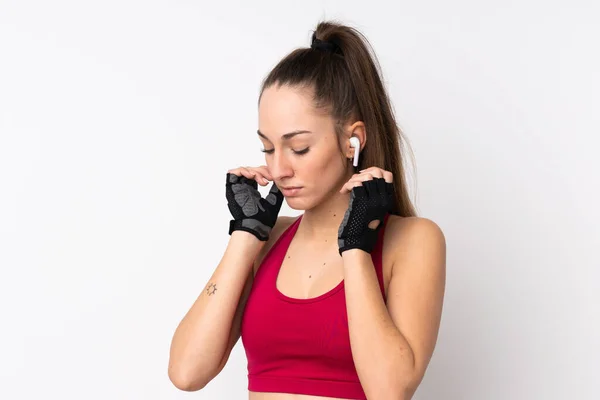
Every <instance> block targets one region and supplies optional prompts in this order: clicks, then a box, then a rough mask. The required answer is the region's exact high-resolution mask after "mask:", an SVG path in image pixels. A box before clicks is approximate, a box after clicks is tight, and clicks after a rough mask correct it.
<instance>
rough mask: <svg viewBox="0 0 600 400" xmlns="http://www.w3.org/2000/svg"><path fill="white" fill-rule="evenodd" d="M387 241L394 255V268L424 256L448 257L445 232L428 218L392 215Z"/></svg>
mask: <svg viewBox="0 0 600 400" xmlns="http://www.w3.org/2000/svg"><path fill="white" fill-rule="evenodd" d="M385 241H386V243H387V245H388V246H389V248H390V251H391V252H392V253H393V259H394V263H393V265H394V266H399V265H403V264H406V263H405V261H407V260H414V258H415V257H420V256H421V255H423V254H427V255H428V256H432V255H433V256H437V257H442V258H444V259H445V256H446V238H445V235H444V232H443V231H442V229H441V228H440V226H439V225H438V224H436V223H435V222H434V221H432V220H431V219H428V218H423V217H400V216H397V215H390V217H389V219H388V223H387V224H386V231H385ZM388 246H386V247H388ZM392 268H393V267H392Z"/></svg>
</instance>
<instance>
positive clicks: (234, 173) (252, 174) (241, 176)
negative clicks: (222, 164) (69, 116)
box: [225, 166, 283, 241]
mask: <svg viewBox="0 0 600 400" xmlns="http://www.w3.org/2000/svg"><path fill="white" fill-rule="evenodd" d="M272 179H273V178H272V177H271V174H270V173H269V171H268V169H267V167H266V166H262V167H256V168H252V167H241V168H236V169H232V170H229V171H227V181H226V183H225V196H226V198H227V206H228V207H229V211H230V212H231V215H232V216H233V219H232V220H231V221H230V223H229V234H230V235H231V233H232V232H233V231H236V230H241V231H246V232H249V233H251V234H253V235H254V236H256V237H257V238H258V239H259V240H261V241H267V240H268V239H269V234H270V233H271V229H273V226H274V225H275V222H276V221H277V215H278V214H279V210H280V209H281V204H282V203H283V194H282V193H281V191H279V188H278V187H277V185H275V182H273V185H272V186H271V190H270V191H269V194H268V195H267V197H266V198H265V199H263V198H262V197H261V195H260V192H259V191H258V184H257V183H258V182H260V184H261V186H266V185H267V184H268V182H269V180H272Z"/></svg>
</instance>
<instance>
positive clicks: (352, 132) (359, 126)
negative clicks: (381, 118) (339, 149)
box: [344, 121, 367, 157]
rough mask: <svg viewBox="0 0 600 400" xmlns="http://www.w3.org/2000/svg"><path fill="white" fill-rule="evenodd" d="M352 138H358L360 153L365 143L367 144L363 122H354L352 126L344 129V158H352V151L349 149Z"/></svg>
mask: <svg viewBox="0 0 600 400" xmlns="http://www.w3.org/2000/svg"><path fill="white" fill-rule="evenodd" d="M352 136H355V137H357V138H358V140H360V151H361V152H362V150H363V149H364V148H365V143H367V131H366V129H365V124H364V122H362V121H356V122H354V123H353V124H350V125H348V127H347V128H346V143H345V145H344V146H345V147H344V149H345V151H346V157H353V156H354V149H353V148H352V147H350V141H349V139H350V138H351V137H352Z"/></svg>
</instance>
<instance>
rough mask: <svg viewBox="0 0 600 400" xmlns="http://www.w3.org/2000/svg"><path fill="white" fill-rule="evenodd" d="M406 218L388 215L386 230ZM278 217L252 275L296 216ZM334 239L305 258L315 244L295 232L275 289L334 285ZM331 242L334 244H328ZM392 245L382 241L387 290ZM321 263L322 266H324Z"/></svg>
mask: <svg viewBox="0 0 600 400" xmlns="http://www.w3.org/2000/svg"><path fill="white" fill-rule="evenodd" d="M407 219H410V218H402V217H398V216H395V215H391V216H390V218H389V219H388V223H387V225H386V227H385V228H386V233H389V232H391V231H393V230H397V229H398V225H399V224H402V223H403V220H407ZM280 220H281V222H282V224H281V226H280V228H279V229H278V232H277V234H276V236H274V237H273V238H272V239H269V242H268V243H267V245H266V246H265V248H264V249H263V253H262V254H261V255H260V256H259V257H258V258H257V260H256V264H255V267H254V274H256V271H257V269H258V268H257V267H256V266H257V265H260V263H261V262H262V260H263V258H264V256H265V255H266V251H268V250H269V248H270V247H272V245H273V243H274V241H276V240H277V238H278V237H279V236H280V235H281V233H283V231H284V230H285V229H286V228H287V227H289V226H290V225H291V224H292V223H293V222H294V221H295V220H296V217H280ZM298 233H299V232H298ZM336 238H337V236H336V237H335V238H334V239H330V240H327V242H324V240H325V239H324V240H323V243H322V244H321V247H320V248H318V249H315V251H314V252H313V251H311V254H314V255H311V256H310V257H307V254H306V251H303V249H306V248H307V247H306V246H311V247H310V248H311V249H313V248H314V246H315V245H316V244H315V243H314V242H309V241H307V240H306V239H305V238H302V237H301V236H299V235H298V234H296V235H295V236H294V239H293V240H292V242H291V243H290V247H289V249H288V252H287V254H286V256H285V259H284V262H283V264H282V265H281V270H280V272H279V275H278V277H277V289H278V290H279V291H280V292H282V293H283V294H285V295H286V296H289V297H296V298H312V297H317V296H319V295H321V294H323V293H326V292H328V291H329V290H331V289H333V288H334V287H336V286H337V285H338V284H339V282H340V281H341V280H342V279H343V278H344V276H343V275H344V274H343V266H342V264H341V260H340V257H339V254H338V253H337V241H336V240H335V239H336ZM332 241H333V243H331V242H332ZM392 245H393V241H390V240H384V243H383V266H382V268H383V281H384V288H385V290H386V293H387V287H388V284H389V281H390V278H391V274H392V263H391V262H390V261H389V260H390V257H386V255H387V254H391V253H392V252H393V249H392ZM326 254H333V255H334V256H335V255H337V257H334V258H333V260H335V261H334V262H328V261H326V260H328V259H329V256H328V255H326ZM324 263H325V265H323V264H324ZM307 266H311V267H312V268H308V269H307ZM311 275H312V276H311ZM248 398H249V400H315V399H319V400H344V399H341V398H337V397H323V396H311V395H303V394H290V393H266V392H249V396H248Z"/></svg>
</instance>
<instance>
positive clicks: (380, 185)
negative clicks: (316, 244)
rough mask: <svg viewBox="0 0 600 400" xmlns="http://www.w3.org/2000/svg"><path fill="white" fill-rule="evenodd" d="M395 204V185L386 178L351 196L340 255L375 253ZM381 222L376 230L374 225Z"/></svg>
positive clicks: (365, 184)
mask: <svg viewBox="0 0 600 400" xmlns="http://www.w3.org/2000/svg"><path fill="white" fill-rule="evenodd" d="M393 204H394V185H393V184H392V183H388V182H386V181H385V179H383V178H374V179H372V180H368V181H365V182H363V184H362V186H355V187H354V188H353V189H352V192H351V194H350V204H349V205H348V209H347V210H346V214H345V215H344V220H343V221H342V223H341V225H340V229H339V230H338V246H339V253H340V255H342V252H344V251H346V250H349V249H361V250H364V251H366V252H367V253H371V251H373V248H374V247H375V244H376V243H377V236H378V232H379V230H380V229H381V227H382V226H383V219H384V217H385V215H386V214H387V213H388V212H390V211H391V209H392V206H393ZM375 220H378V221H379V224H378V225H377V227H376V228H375V229H371V228H369V226H368V225H369V223H371V221H375Z"/></svg>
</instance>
